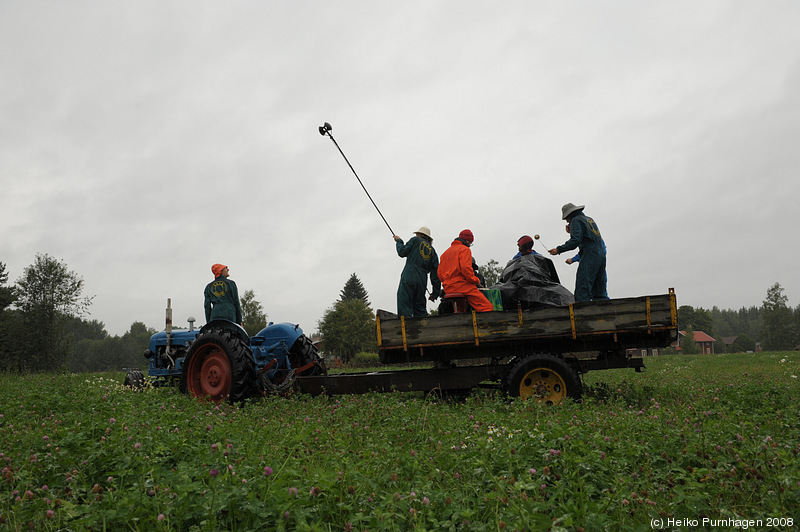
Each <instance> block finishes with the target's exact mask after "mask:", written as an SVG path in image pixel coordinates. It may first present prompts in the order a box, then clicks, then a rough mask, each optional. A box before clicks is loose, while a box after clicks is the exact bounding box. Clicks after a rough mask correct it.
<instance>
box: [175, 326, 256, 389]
mask: <svg viewBox="0 0 800 532" xmlns="http://www.w3.org/2000/svg"><path fill="white" fill-rule="evenodd" d="M256 382H257V381H256V374H255V363H254V361H253V354H252V351H250V346H248V345H247V344H246V343H244V342H243V341H242V339H241V338H239V337H238V336H237V335H235V334H233V333H232V332H231V331H230V330H226V329H216V328H215V329H209V330H207V331H205V332H201V333H200V334H199V335H198V336H197V338H195V340H194V342H192V345H191V346H190V347H189V351H188V352H187V353H186V358H185V359H184V361H183V373H182V375H181V387H183V386H185V388H186V392H187V393H188V394H190V395H192V396H193V397H201V398H207V399H209V400H211V401H213V402H215V403H219V402H221V401H225V400H227V401H228V402H231V403H235V402H238V401H242V400H244V399H247V398H248V397H249V396H250V395H252V394H253V392H254V389H255V386H256Z"/></svg>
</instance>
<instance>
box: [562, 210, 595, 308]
mask: <svg viewBox="0 0 800 532" xmlns="http://www.w3.org/2000/svg"><path fill="white" fill-rule="evenodd" d="M584 207H585V205H575V204H573V203H566V204H565V205H564V206H563V207H561V219H562V220H566V221H567V223H568V224H569V235H570V238H569V240H567V241H566V242H564V243H563V244H561V245H560V246H557V247H554V248H553V249H551V250H549V252H550V254H551V255H558V254H560V253H564V252H565V251H569V250H572V249H575V248H580V256H581V260H580V262H579V263H578V271H577V273H576V275H575V302H576V303H577V302H578V301H591V300H598V299H608V292H607V290H606V248H605V245H604V243H603V237H602V235H601V234H600V229H599V228H598V227H597V223H596V222H595V221H594V220H593V219H592V218H589V217H588V216H586V215H585V214H584V213H583V209H584Z"/></svg>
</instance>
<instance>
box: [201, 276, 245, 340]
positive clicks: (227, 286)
mask: <svg viewBox="0 0 800 532" xmlns="http://www.w3.org/2000/svg"><path fill="white" fill-rule="evenodd" d="M211 273H213V274H214V280H213V281H211V282H210V283H208V285H206V289H205V292H204V296H205V304H204V306H205V310H206V323H209V322H210V321H212V320H228V321H232V322H234V323H238V324H239V325H242V307H241V305H240V304H239V290H238V289H237V288H236V283H234V282H233V281H231V280H230V279H228V277H230V271H229V270H228V267H227V266H225V265H224V264H214V265H213V266H212V267H211Z"/></svg>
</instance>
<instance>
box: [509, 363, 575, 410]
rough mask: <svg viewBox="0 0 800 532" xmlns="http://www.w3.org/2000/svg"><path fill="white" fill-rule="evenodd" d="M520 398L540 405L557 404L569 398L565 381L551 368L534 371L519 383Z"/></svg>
mask: <svg viewBox="0 0 800 532" xmlns="http://www.w3.org/2000/svg"><path fill="white" fill-rule="evenodd" d="M519 396H520V397H522V398H523V399H526V400H527V399H534V400H536V401H538V402H540V403H549V404H557V403H560V402H561V401H563V400H564V399H566V398H567V385H566V384H565V383H564V379H563V378H562V377H561V375H559V374H558V373H556V372H555V371H553V370H551V369H549V368H536V369H532V370H531V371H529V372H528V373H526V374H525V376H524V377H522V380H521V381H520V383H519Z"/></svg>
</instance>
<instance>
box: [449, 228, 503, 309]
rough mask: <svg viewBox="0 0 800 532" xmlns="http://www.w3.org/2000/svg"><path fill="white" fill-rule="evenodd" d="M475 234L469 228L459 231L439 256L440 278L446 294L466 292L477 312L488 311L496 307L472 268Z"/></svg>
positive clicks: (465, 294) (469, 301)
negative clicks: (482, 291) (479, 288)
mask: <svg viewBox="0 0 800 532" xmlns="http://www.w3.org/2000/svg"><path fill="white" fill-rule="evenodd" d="M474 241H475V236H474V235H473V234H472V231H470V230H469V229H464V230H463V231H461V233H459V235H458V238H456V239H455V240H453V243H452V244H450V247H449V248H447V250H446V251H445V252H444V253H442V256H441V257H439V269H438V272H437V273H438V274H439V280H440V281H441V282H442V288H444V293H445V294H455V293H461V294H464V297H465V298H466V299H467V302H468V303H469V304H470V305H471V306H472V308H473V309H475V310H476V311H477V312H488V311H490V310H494V307H493V306H492V304H491V303H490V302H489V300H488V299H486V296H484V295H483V294H482V293H481V292H480V290H478V287H479V286H480V284H481V282H480V280H479V279H478V277H477V276H476V275H475V272H474V271H473V269H472V252H471V251H470V250H469V248H470V246H472V243H473V242H474Z"/></svg>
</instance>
